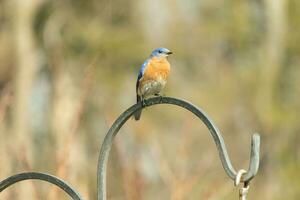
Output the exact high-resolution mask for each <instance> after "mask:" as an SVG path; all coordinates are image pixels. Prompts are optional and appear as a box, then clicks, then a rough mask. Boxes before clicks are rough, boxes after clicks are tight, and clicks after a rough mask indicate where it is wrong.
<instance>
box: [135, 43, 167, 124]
mask: <svg viewBox="0 0 300 200" xmlns="http://www.w3.org/2000/svg"><path fill="white" fill-rule="evenodd" d="M172 53H173V52H172V51H170V50H169V49H167V48H164V47H159V48H156V49H154V50H153V51H152V53H151V54H150V56H149V57H148V58H147V59H146V60H145V62H144V63H143V64H142V66H141V68H140V71H139V74H138V78H137V81H136V101H137V103H142V106H144V100H145V99H146V98H148V97H150V96H160V93H161V91H162V90H163V88H164V87H165V85H166V83H167V78H168V76H169V74H170V68H171V66H170V63H169V62H168V60H167V57H168V56H169V55H171V54H172ZM141 114H142V109H139V110H138V111H136V112H135V113H134V118H135V120H136V121H137V120H139V119H140V117H141Z"/></svg>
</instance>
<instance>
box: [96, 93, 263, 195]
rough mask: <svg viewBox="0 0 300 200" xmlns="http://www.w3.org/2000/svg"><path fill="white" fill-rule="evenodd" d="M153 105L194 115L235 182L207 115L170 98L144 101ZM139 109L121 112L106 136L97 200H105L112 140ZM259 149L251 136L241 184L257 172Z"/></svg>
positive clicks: (220, 139) (256, 136)
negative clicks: (173, 106) (247, 162)
mask: <svg viewBox="0 0 300 200" xmlns="http://www.w3.org/2000/svg"><path fill="white" fill-rule="evenodd" d="M155 104H173V105H177V106H180V107H183V108H185V109H187V110H189V111H191V112H192V113H194V114H195V115H196V116H197V117H198V118H200V119H201V120H202V122H203V123H204V124H205V125H206V127H207V128H208V129H209V131H210V133H211V135H212V137H213V139H214V141H215V144H216V146H217V149H218V152H219V157H220V160H221V163H222V166H223V168H224V170H225V172H226V173H227V175H228V176H229V177H230V178H231V179H232V180H235V177H236V175H237V173H236V170H235V169H234V168H233V166H232V164H231V161H230V158H229V156H228V153H227V149H226V146H225V143H224V140H223V137H222V135H221V133H220V131H219V130H218V128H217V127H216V126H215V125H214V123H213V122H212V120H211V119H210V118H209V117H208V115H207V114H206V113H205V112H203V111H202V110H201V109H199V108H197V107H196V106H194V105H192V104H191V103H188V102H186V101H183V100H180V99H175V98H171V97H155V98H151V99H147V100H145V106H146V107H148V106H152V105H155ZM139 109H142V104H135V105H133V106H131V107H130V108H128V109H127V110H126V111H125V112H123V113H122V114H121V115H120V116H119V117H118V119H117V120H116V121H115V122H114V123H113V125H112V126H111V128H110V129H109V131H108V133H107V134H106V136H105V138H104V141H103V143H102V146H101V150H100V155H99V160H98V171H97V187H98V191H97V192H98V194H97V196H98V200H105V199H106V167H107V161H108V156H109V151H110V149H111V146H112V143H113V139H114V137H115V136H116V134H117V133H118V131H119V130H120V128H121V127H122V125H123V124H124V123H125V122H126V121H127V120H128V119H129V118H130V117H131V116H132V115H133V114H134V113H135V112H136V111H137V110H139ZM259 148H260V136H259V134H254V135H253V136H252V143H251V155H250V165H249V169H248V172H247V173H246V174H245V175H244V176H243V182H249V181H250V180H251V179H252V178H253V177H254V176H255V175H256V174H257V171H258V167H259Z"/></svg>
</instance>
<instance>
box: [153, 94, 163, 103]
mask: <svg viewBox="0 0 300 200" xmlns="http://www.w3.org/2000/svg"><path fill="white" fill-rule="evenodd" d="M154 96H156V97H160V100H159V102H160V103H162V100H163V97H164V95H161V94H154Z"/></svg>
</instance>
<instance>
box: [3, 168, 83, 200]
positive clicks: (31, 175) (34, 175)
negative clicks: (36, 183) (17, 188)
mask: <svg viewBox="0 0 300 200" xmlns="http://www.w3.org/2000/svg"><path fill="white" fill-rule="evenodd" d="M29 179H38V180H42V181H46V182H49V183H52V184H54V185H56V186H58V187H59V188H61V189H63V190H64V191H65V192H66V193H67V194H68V195H69V196H70V197H72V199H74V200H83V198H82V197H81V196H80V194H79V193H78V192H76V191H75V189H73V188H72V187H71V186H70V185H68V184H67V183H66V182H64V181H63V180H61V179H59V178H57V177H55V176H52V175H49V174H44V173H39V172H25V173H20V174H16V175H13V176H10V177H8V178H6V179H4V180H2V181H1V182H0V192H2V191H3V190H5V189H6V188H7V187H9V186H11V185H13V184H15V183H17V182H19V181H24V180H29Z"/></svg>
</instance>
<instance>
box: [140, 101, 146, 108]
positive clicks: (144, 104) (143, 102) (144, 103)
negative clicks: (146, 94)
mask: <svg viewBox="0 0 300 200" xmlns="http://www.w3.org/2000/svg"><path fill="white" fill-rule="evenodd" d="M141 103H142V107H143V108H144V107H146V106H147V104H146V100H145V99H142V100H141Z"/></svg>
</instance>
